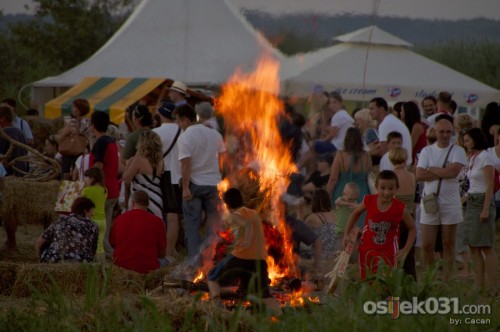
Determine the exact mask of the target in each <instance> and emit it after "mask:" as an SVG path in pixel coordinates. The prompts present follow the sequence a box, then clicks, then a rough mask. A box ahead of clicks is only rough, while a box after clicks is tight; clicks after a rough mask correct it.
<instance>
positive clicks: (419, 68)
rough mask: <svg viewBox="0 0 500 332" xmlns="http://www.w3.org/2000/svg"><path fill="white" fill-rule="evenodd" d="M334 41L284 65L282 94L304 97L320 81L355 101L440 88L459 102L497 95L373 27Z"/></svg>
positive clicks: (480, 102) (478, 102)
mask: <svg viewBox="0 0 500 332" xmlns="http://www.w3.org/2000/svg"><path fill="white" fill-rule="evenodd" d="M335 40H336V41H338V42H339V43H338V44H336V45H334V46H331V47H327V48H323V49H320V50H317V51H315V52H310V53H306V54H303V55H299V56H295V57H293V58H290V59H289V61H287V63H285V64H284V67H283V70H282V80H283V81H284V84H283V86H284V91H285V94H287V95H302V96H305V95H309V94H310V93H311V92H312V91H313V89H314V87H318V86H321V87H323V88H324V89H325V90H327V91H332V90H336V91H338V92H340V93H341V94H342V95H343V97H344V98H345V99H346V100H354V101H369V100H370V99H371V98H373V97H384V98H386V99H387V100H388V101H398V100H414V99H416V100H421V99H422V98H424V97H425V96H427V95H434V96H436V95H437V94H438V93H439V92H440V91H449V92H450V93H452V94H453V99H454V100H455V101H456V102H457V103H458V104H459V105H462V106H471V107H476V106H484V105H486V104H487V103H488V102H490V101H492V100H498V99H500V92H499V91H498V90H496V89H494V88H492V87H490V86H488V85H486V84H483V83H481V82H479V81H477V80H474V79H472V78H470V77H468V76H466V75H464V74H461V73H459V72H457V71H455V70H453V69H450V68H448V67H446V66H444V65H442V64H439V63H437V62H435V61H432V60H429V59H427V58H425V57H423V56H421V55H418V54H416V53H415V52H412V51H411V50H410V49H409V48H410V47H411V46H412V45H411V44H409V43H407V42H405V41H404V40H401V39H399V38H397V37H395V36H393V35H391V34H389V33H387V32H385V31H383V30H381V29H379V28H377V27H375V26H372V27H367V28H364V29H361V30H357V31H354V32H352V33H348V34H346V35H343V36H340V37H337V38H336V39H335ZM365 64H366V66H365Z"/></svg>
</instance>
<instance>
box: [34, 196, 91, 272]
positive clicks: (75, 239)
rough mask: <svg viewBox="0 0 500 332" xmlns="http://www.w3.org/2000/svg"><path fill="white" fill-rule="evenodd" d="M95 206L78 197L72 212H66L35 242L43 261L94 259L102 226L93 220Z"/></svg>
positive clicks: (86, 199) (39, 256) (84, 198)
mask: <svg viewBox="0 0 500 332" xmlns="http://www.w3.org/2000/svg"><path fill="white" fill-rule="evenodd" d="M94 208H95V205H94V203H93V202H92V201H91V200H90V199H89V198H87V197H78V198H77V199H76V200H75V202H74V203H73V205H72V206H71V213H70V214H69V215H62V216H61V217H60V218H59V220H58V221H57V222H56V223H53V224H52V225H50V226H49V227H48V228H47V229H46V230H45V231H44V232H43V234H42V235H40V236H39V237H38V238H37V239H36V242H35V249H36V254H37V256H38V258H39V259H40V262H41V263H58V262H75V263H82V262H92V261H93V260H94V257H95V253H96V249H97V238H98V236H99V228H98V226H97V224H96V223H94V222H93V221H92V219H91V218H92V215H93V213H94Z"/></svg>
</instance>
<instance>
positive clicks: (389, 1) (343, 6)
mask: <svg viewBox="0 0 500 332" xmlns="http://www.w3.org/2000/svg"><path fill="white" fill-rule="evenodd" d="M161 1H168V0H161ZM220 1H222V0H220ZM228 1H229V2H230V3H233V4H235V5H236V6H237V7H240V8H245V9H253V10H261V11H265V12H269V13H272V14H280V13H283V12H286V13H291V12H293V13H299V12H317V13H329V14H340V13H352V14H356V13H358V14H370V13H371V12H372V10H373V7H374V3H377V2H378V3H379V7H378V14H379V15H381V16H398V17H411V18H429V19H444V20H457V19H464V18H465V19H472V18H478V17H485V18H490V19H496V20H500V1H499V0H307V1H304V0H228ZM30 3H31V1H30V0H0V8H1V9H2V10H3V12H4V14H12V13H26V10H25V9H24V5H25V4H30Z"/></svg>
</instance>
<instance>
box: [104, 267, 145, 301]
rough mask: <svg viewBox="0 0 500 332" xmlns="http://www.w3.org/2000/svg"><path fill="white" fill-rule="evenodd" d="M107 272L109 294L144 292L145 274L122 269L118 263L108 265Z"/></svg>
mask: <svg viewBox="0 0 500 332" xmlns="http://www.w3.org/2000/svg"><path fill="white" fill-rule="evenodd" d="M106 274H107V278H108V281H107V290H108V293H109V294H122V293H129V294H130V293H133V294H142V293H144V284H145V277H144V275H143V274H140V273H137V272H134V271H130V270H126V269H122V268H120V267H118V266H116V265H106Z"/></svg>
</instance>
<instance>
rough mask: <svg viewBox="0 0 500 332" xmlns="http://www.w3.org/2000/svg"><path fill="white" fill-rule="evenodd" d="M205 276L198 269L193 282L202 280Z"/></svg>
mask: <svg viewBox="0 0 500 332" xmlns="http://www.w3.org/2000/svg"><path fill="white" fill-rule="evenodd" d="M204 278H205V274H204V273H203V271H199V272H198V275H197V276H196V277H195V278H194V280H193V282H194V283H195V284H196V283H197V282H200V281H202V280H203V279H204Z"/></svg>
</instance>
